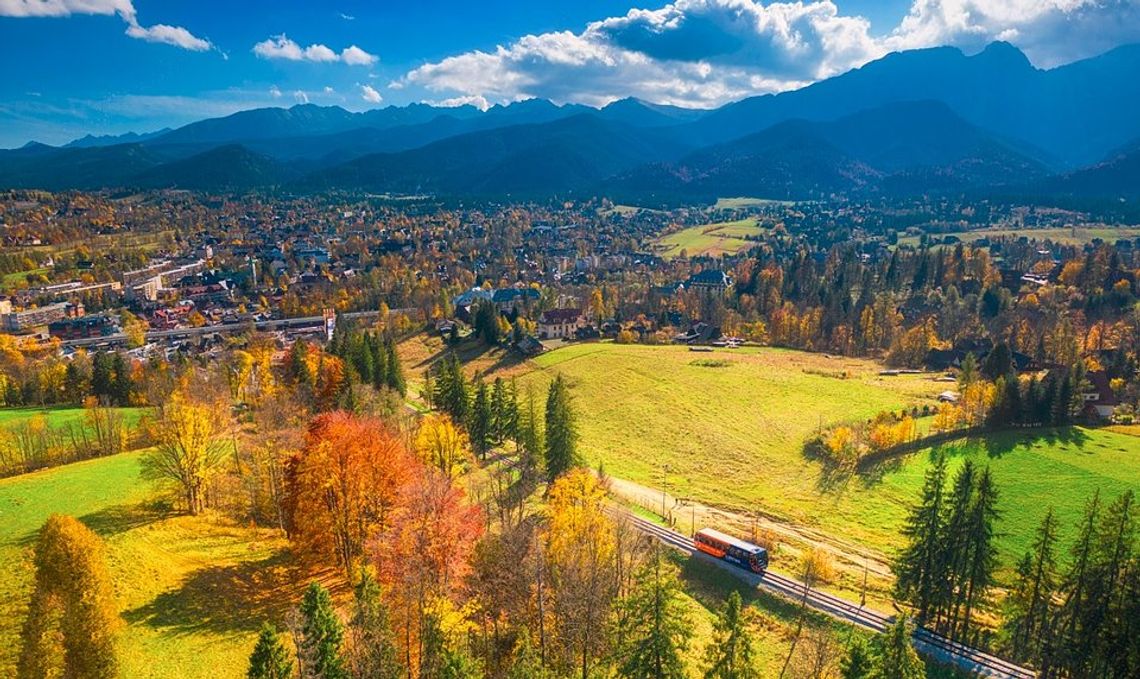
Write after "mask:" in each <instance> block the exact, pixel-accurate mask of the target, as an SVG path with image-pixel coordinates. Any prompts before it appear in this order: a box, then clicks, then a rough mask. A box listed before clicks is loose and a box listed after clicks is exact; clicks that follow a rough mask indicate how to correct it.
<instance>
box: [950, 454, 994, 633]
mask: <svg viewBox="0 0 1140 679" xmlns="http://www.w3.org/2000/svg"><path fill="white" fill-rule="evenodd" d="M997 500H998V491H997V487H996V486H995V485H994V480H993V475H991V474H990V468H989V467H988V466H987V467H986V468H985V469H983V470H982V474H981V476H979V477H978V490H977V493H976V494H975V495H974V503H973V505H972V506H971V509H970V521H969V527H968V529H967V535H968V536H969V560H968V561H967V571H966V575H967V577H966V593H965V594H966V601H965V616H964V618H963V620H962V628H961V634H960V637H961V638H963V639H968V638H969V634H970V615H971V613H972V612H973V608H974V605H975V604H976V603H977V601H978V600H980V599H982V598H983V597H984V596H985V593H986V589H987V588H988V587H989V586H990V583H992V582H993V574H994V570H995V569H996V568H997V563H998V562H997V546H996V545H995V544H994V534H995V531H994V524H995V523H996V522H997V520H998V518H999V516H1000V513H999V512H998V509H997Z"/></svg>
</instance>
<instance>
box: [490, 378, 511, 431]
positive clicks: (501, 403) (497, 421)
mask: <svg viewBox="0 0 1140 679" xmlns="http://www.w3.org/2000/svg"><path fill="white" fill-rule="evenodd" d="M506 409H507V389H506V386H505V385H504V384H503V378H502V377H496V378H495V382H494V384H493V385H492V387H491V427H490V429H491V440H492V441H494V442H495V443H496V444H502V443H503V439H505V438H506V435H507V432H506V420H507V412H506Z"/></svg>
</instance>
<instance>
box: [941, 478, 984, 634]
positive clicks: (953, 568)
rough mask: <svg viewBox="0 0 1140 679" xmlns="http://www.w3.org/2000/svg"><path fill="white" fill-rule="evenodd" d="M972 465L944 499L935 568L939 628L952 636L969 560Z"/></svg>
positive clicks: (960, 603)
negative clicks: (944, 510)
mask: <svg viewBox="0 0 1140 679" xmlns="http://www.w3.org/2000/svg"><path fill="white" fill-rule="evenodd" d="M975 477H976V474H975V471H974V463H973V461H971V460H966V461H965V462H964V463H963V464H962V467H961V469H959V470H958V473H957V474H956V475H955V476H954V484H953V487H952V489H951V491H950V497H949V498H948V499H947V502H946V504H947V509H946V511H947V517H946V521H945V524H944V527H943V531H942V540H941V554H940V556H939V558H938V559H937V560H936V563H937V564H938V575H937V576H936V578H935V579H936V580H937V582H938V583H939V587H938V590H937V595H936V598H937V602H936V605H937V606H938V609H939V617H940V618H941V620H940V622H941V623H942V624H941V626H940V628H941V629H946V628H947V627H948V628H949V629H950V632H951V634H953V630H954V627H955V626H956V623H957V620H958V614H959V611H960V609H961V605H962V595H963V593H964V590H965V583H966V580H967V579H968V573H967V571H968V564H969V558H970V535H969V522H970V507H971V505H972V504H973V500H974V484H975Z"/></svg>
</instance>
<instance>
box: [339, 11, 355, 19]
mask: <svg viewBox="0 0 1140 679" xmlns="http://www.w3.org/2000/svg"><path fill="white" fill-rule="evenodd" d="M340 18H341V19H344V20H345V21H356V17H354V16H352V15H351V14H345V13H344V12H341V13H340Z"/></svg>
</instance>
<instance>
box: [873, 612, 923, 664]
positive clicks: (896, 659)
mask: <svg viewBox="0 0 1140 679" xmlns="http://www.w3.org/2000/svg"><path fill="white" fill-rule="evenodd" d="M910 637H911V623H910V620H908V619H907V617H906V616H899V618H898V619H897V620H896V621H895V622H894V623H892V624H891V626H890V627H888V628H887V629H886V631H885V632H883V636H882V637H881V638H880V639H879V672H878V675H877V676H876V679H925V677H926V664H925V663H923V662H922V658H920V657H918V653H916V652H915V650H914V646H913V645H911V642H910Z"/></svg>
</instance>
